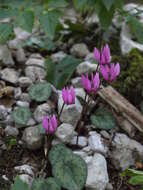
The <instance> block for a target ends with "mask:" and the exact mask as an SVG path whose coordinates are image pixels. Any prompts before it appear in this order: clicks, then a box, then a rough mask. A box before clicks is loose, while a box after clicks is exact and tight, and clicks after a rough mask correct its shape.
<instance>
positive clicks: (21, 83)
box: [18, 77, 32, 87]
mask: <svg viewBox="0 0 143 190" xmlns="http://www.w3.org/2000/svg"><path fill="white" fill-rule="evenodd" d="M18 82H19V86H20V87H28V86H30V85H31V84H32V80H31V79H30V78H28V77H20V78H19V80H18Z"/></svg>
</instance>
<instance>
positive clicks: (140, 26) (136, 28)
mask: <svg viewBox="0 0 143 190" xmlns="http://www.w3.org/2000/svg"><path fill="white" fill-rule="evenodd" d="M128 24H129V26H130V28H131V31H132V33H133V34H134V36H135V37H136V39H137V41H138V42H139V43H141V44H143V23H141V22H140V21H139V19H137V18H136V17H135V16H131V17H130V19H129V21H128Z"/></svg>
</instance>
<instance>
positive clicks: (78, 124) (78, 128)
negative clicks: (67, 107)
mask: <svg viewBox="0 0 143 190" xmlns="http://www.w3.org/2000/svg"><path fill="white" fill-rule="evenodd" d="M86 98H87V93H86V94H85V98H84V105H83V109H82V112H81V115H80V118H79V120H78V122H77V125H76V129H77V139H76V145H78V139H79V133H80V130H81V127H80V123H81V120H82V118H83V115H84V112H85V110H86V109H85V108H86V105H87V104H86Z"/></svg>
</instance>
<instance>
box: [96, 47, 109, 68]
mask: <svg viewBox="0 0 143 190" xmlns="http://www.w3.org/2000/svg"><path fill="white" fill-rule="evenodd" d="M94 57H95V59H96V61H98V62H99V63H100V64H103V65H105V64H108V63H110V62H111V55H110V48H109V45H108V44H106V45H105V46H104V47H103V48H102V49H101V52H100V51H99V50H98V49H97V48H96V47H95V48H94Z"/></svg>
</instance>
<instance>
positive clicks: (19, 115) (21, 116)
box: [12, 107, 31, 125]
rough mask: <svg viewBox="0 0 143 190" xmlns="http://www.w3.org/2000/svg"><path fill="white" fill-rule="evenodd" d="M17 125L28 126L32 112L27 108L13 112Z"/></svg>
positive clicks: (20, 108)
mask: <svg viewBox="0 0 143 190" xmlns="http://www.w3.org/2000/svg"><path fill="white" fill-rule="evenodd" d="M12 117H13V119H14V121H15V123H17V124H20V125H26V124H27V122H28V121H29V119H30V117H31V111H30V110H29V108H27V107H19V108H17V109H16V110H14V111H13V112H12Z"/></svg>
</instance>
